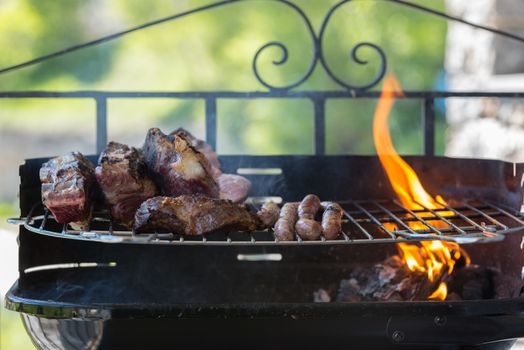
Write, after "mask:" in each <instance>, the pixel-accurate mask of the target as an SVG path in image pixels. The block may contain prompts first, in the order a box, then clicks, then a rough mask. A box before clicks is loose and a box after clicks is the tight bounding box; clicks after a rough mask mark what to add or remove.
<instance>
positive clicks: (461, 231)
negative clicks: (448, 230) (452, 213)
mask: <svg viewBox="0 0 524 350" xmlns="http://www.w3.org/2000/svg"><path fill="white" fill-rule="evenodd" d="M416 203H417V204H418V205H420V206H421V207H422V208H424V209H425V210H427V211H428V212H430V213H431V214H433V215H435V217H437V218H438V220H441V221H443V222H445V223H446V224H448V225H449V226H451V227H453V228H454V229H455V230H456V231H457V232H458V233H460V234H461V235H465V234H467V233H466V231H464V230H463V229H462V228H460V227H458V226H457V225H455V224H454V223H452V222H451V221H449V220H448V219H447V218H446V217H444V216H442V215H440V214H439V213H438V212H437V211H436V210H433V209H430V208H428V207H426V206H425V205H424V204H422V203H420V202H416Z"/></svg>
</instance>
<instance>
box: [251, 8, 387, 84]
mask: <svg viewBox="0 0 524 350" xmlns="http://www.w3.org/2000/svg"><path fill="white" fill-rule="evenodd" d="M275 1H277V2H280V3H282V4H285V5H287V6H289V7H290V8H291V9H293V10H294V11H295V12H296V13H298V14H299V16H300V17H301V18H302V20H303V21H304V24H305V25H306V27H307V29H308V33H309V34H310V35H311V39H312V41H313V57H312V59H311V61H310V63H309V67H308V69H307V71H306V73H305V74H304V75H303V76H302V77H301V78H300V79H298V80H297V81H295V82H293V83H290V84H287V85H284V86H275V85H272V84H270V83H268V82H267V81H266V80H264V78H262V76H261V75H260V73H259V71H258V65H257V62H258V58H259V57H260V54H261V53H262V52H263V51H264V50H265V49H267V48H270V47H274V48H278V49H279V50H280V51H281V53H282V55H281V57H280V59H279V60H274V61H273V64H274V65H281V64H284V63H286V61H287V59H288V50H287V48H286V46H285V45H284V44H283V43H281V42H278V41H272V42H269V43H267V44H265V45H264V46H262V47H261V48H260V49H258V50H257V52H256V53H255V57H254V58H253V64H252V66H253V72H254V74H255V77H256V78H257V80H258V81H259V82H260V83H261V84H262V85H264V86H265V87H267V88H268V89H270V90H289V89H292V88H294V87H297V86H299V85H301V84H303V83H304V82H305V81H306V80H307V79H308V78H309V77H310V76H311V74H312V73H313V71H314V70H315V67H316V65H317V63H318V62H319V61H320V63H321V65H322V67H324V70H325V71H326V73H327V75H328V76H329V77H330V78H331V79H332V80H333V81H334V82H335V83H337V84H338V85H340V86H342V87H344V88H346V89H349V90H367V89H369V88H371V87H373V86H375V85H376V84H377V83H379V82H380V81H381V80H382V78H383V77H384V74H385V73H386V67H387V61H386V55H385V54H384V51H383V50H382V49H381V48H380V47H379V46H377V45H375V44H372V43H368V42H362V43H358V44H356V45H355V46H354V47H353V48H352V49H351V55H350V57H351V59H352V60H353V61H354V62H356V63H358V64H360V65H365V64H367V63H368V61H364V60H362V59H360V58H359V57H358V51H359V50H360V49H361V48H362V47H368V48H371V49H373V50H374V51H375V52H376V53H377V54H378V57H379V59H380V63H379V68H378V72H377V74H376V75H375V77H373V79H372V80H371V81H370V82H369V83H367V84H363V85H356V84H351V83H349V82H347V81H344V80H343V79H342V78H340V77H339V76H337V75H336V74H335V73H334V72H333V70H331V68H330V67H329V64H328V63H327V60H326V58H325V55H324V51H323V46H322V42H323V39H324V34H325V32H326V28H327V26H328V24H329V20H330V19H331V17H332V16H333V14H334V13H335V11H336V10H337V9H339V8H340V7H341V6H342V5H344V4H346V3H348V2H350V1H351V0H343V1H340V2H338V3H337V4H335V5H334V6H333V7H331V8H330V9H329V11H328V12H327V14H326V16H325V17H324V20H323V21H322V25H321V26H320V30H319V33H318V34H316V33H315V30H314V29H313V26H312V24H311V21H310V20H309V18H308V17H307V15H306V14H305V13H304V11H302V9H301V8H300V7H298V6H297V5H296V4H294V3H292V2H290V1H288V0H275Z"/></svg>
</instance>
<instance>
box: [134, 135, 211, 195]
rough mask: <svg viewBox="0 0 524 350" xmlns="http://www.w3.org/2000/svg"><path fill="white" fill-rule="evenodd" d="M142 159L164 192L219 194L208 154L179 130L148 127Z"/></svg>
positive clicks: (174, 193) (176, 193)
mask: <svg viewBox="0 0 524 350" xmlns="http://www.w3.org/2000/svg"><path fill="white" fill-rule="evenodd" d="M143 151H144V159H145V162H146V164H147V166H148V168H149V170H150V172H151V175H152V177H153V180H154V181H155V182H156V184H157V185H158V186H159V188H160V192H161V193H162V194H163V195H166V196H173V197H176V196H180V195H184V194H203V195H206V196H208V197H213V198H218V196H219V189H218V185H217V183H216V181H215V179H214V178H213V176H212V175H211V171H212V169H211V166H210V164H209V162H208V160H207V158H206V157H205V156H204V155H203V154H202V153H200V152H198V151H197V150H196V149H195V148H194V147H193V146H192V144H191V140H190V139H188V138H187V137H186V136H184V135H182V134H171V135H165V134H164V133H163V132H162V131H160V129H158V128H152V129H150V130H149V131H148V133H147V136H146V140H145V143H144V147H143Z"/></svg>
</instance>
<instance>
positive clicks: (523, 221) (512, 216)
mask: <svg viewBox="0 0 524 350" xmlns="http://www.w3.org/2000/svg"><path fill="white" fill-rule="evenodd" d="M485 204H486V205H487V206H489V207H490V208H493V209H495V210H498V211H499V212H501V213H502V214H504V215H506V216H509V217H510V218H512V219H513V220H515V221H516V222H518V223H519V224H521V225H524V220H521V219H520V218H518V217H516V216H515V215H513V214H511V213H510V212H509V211H507V210H504V209H502V208H500V207H498V206H495V205H493V204H490V203H485Z"/></svg>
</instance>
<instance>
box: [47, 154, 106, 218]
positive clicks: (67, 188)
mask: <svg viewBox="0 0 524 350" xmlns="http://www.w3.org/2000/svg"><path fill="white" fill-rule="evenodd" d="M40 181H41V182H42V202H43V203H44V205H45V206H46V207H47V208H48V209H49V210H50V211H51V213H52V214H53V216H54V217H55V219H56V221H57V222H59V223H76V224H77V225H78V226H80V227H84V226H85V225H86V223H87V222H88V221H89V219H90V216H91V207H92V195H93V192H94V186H95V183H96V180H95V173H94V165H93V164H92V163H91V162H90V161H89V160H88V159H87V158H85V157H84V156H83V155H82V154H81V153H80V152H71V153H68V154H66V155H63V156H60V157H56V158H53V159H50V160H49V161H47V162H46V163H44V164H43V165H42V167H41V168H40Z"/></svg>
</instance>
